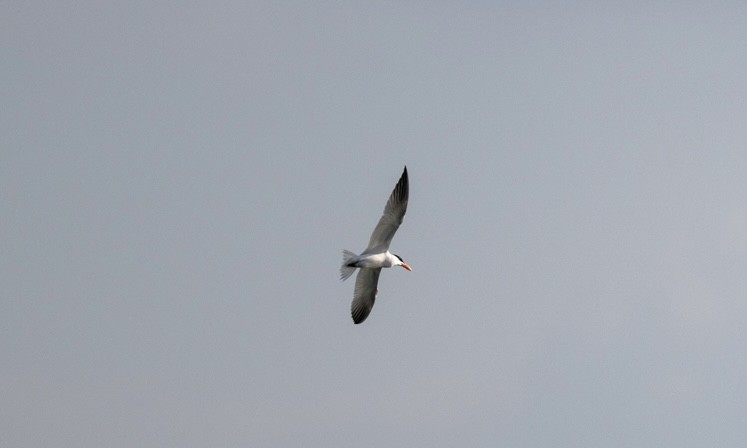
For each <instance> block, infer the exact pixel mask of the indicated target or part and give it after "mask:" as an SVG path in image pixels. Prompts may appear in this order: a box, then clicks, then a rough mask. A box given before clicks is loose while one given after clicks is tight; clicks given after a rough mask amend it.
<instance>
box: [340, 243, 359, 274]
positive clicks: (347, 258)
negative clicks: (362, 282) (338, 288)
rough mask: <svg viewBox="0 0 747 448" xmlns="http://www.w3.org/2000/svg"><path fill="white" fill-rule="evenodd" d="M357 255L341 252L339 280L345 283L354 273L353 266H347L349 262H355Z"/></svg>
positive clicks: (346, 251)
mask: <svg viewBox="0 0 747 448" xmlns="http://www.w3.org/2000/svg"><path fill="white" fill-rule="evenodd" d="M356 258H358V255H356V254H354V253H352V252H350V251H349V250H343V251H342V266H340V280H342V281H345V280H347V279H348V277H350V276H351V275H353V272H355V267H354V266H348V264H350V263H351V262H353V261H355V259H356Z"/></svg>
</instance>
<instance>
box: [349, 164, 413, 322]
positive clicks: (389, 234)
mask: <svg viewBox="0 0 747 448" xmlns="http://www.w3.org/2000/svg"><path fill="white" fill-rule="evenodd" d="M409 190H410V186H409V181H408V179H407V167H405V170H404V171H403V172H402V176H401V177H400V178H399V181H398V182H397V185H395V187H394V191H392V194H391V195H389V200H388V201H387V203H386V207H384V214H383V215H381V219H379V223H378V224H376V228H375V229H374V231H373V233H372V234H371V239H370V240H369V241H368V247H367V248H366V250H364V251H363V253H362V254H360V255H356V254H354V253H353V252H350V251H348V250H343V251H342V266H341V267H340V280H343V281H344V280H346V279H347V278H348V277H350V276H351V275H353V272H355V269H356V268H358V269H360V270H359V271H358V276H357V277H356V278H355V291H354V292H353V304H352V306H351V309H350V310H351V314H352V316H353V322H355V323H356V324H359V323H361V322H363V321H364V320H366V318H367V317H368V315H369V314H370V313H371V309H372V308H373V305H374V301H375V300H376V293H377V292H378V289H376V285H377V283H378V282H379V274H380V273H381V268H391V267H393V266H402V267H403V268H405V269H407V270H408V271H412V268H411V267H410V265H408V264H407V263H405V262H404V261H403V260H402V257H400V256H399V255H395V254H393V253H391V252H389V244H390V243H391V242H392V238H393V237H394V233H395V232H397V229H398V228H399V225H400V224H402V220H403V219H404V217H405V212H406V211H407V198H408V196H409Z"/></svg>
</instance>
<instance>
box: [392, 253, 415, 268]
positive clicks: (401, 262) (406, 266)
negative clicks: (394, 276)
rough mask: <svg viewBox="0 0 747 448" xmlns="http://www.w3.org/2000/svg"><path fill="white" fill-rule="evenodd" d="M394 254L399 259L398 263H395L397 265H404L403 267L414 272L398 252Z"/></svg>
mask: <svg viewBox="0 0 747 448" xmlns="http://www.w3.org/2000/svg"><path fill="white" fill-rule="evenodd" d="M392 255H394V256H395V257H397V260H398V261H397V263H396V264H395V266H402V267H403V268H405V269H407V270H408V271H410V272H412V268H411V267H410V265H409V264H407V263H405V262H404V260H402V257H400V256H399V255H397V254H392Z"/></svg>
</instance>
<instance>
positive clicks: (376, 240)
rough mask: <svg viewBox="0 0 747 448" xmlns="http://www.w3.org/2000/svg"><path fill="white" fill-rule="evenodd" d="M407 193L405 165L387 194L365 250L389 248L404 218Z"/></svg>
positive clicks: (408, 185) (407, 183)
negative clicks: (391, 189)
mask: <svg viewBox="0 0 747 448" xmlns="http://www.w3.org/2000/svg"><path fill="white" fill-rule="evenodd" d="M409 195H410V182H409V180H408V178H407V167H405V171H403V172H402V176H401V177H400V178H399V182H397V185H396V186H395V187H394V190H393V191H392V194H391V195H389V200H388V201H387V203H386V207H384V214H383V215H381V219H379V223H378V224H376V228H375V229H374V231H373V233H372V234H371V239H370V240H369V242H368V248H367V249H366V251H371V250H372V249H379V250H377V251H376V252H378V251H381V252H383V251H385V250H388V249H389V244H390V243H391V242H392V238H394V234H395V233H396V232H397V229H398V228H399V225H400V224H402V220H403V219H404V218H405V212H406V211H407V200H408V197H409Z"/></svg>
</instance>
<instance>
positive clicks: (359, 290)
mask: <svg viewBox="0 0 747 448" xmlns="http://www.w3.org/2000/svg"><path fill="white" fill-rule="evenodd" d="M379 274H381V268H376V269H371V268H362V269H359V270H358V276H357V277H355V292H354V293H353V304H352V306H351V307H350V311H351V314H352V315H353V322H355V323H356V324H359V323H361V322H363V321H364V320H366V318H367V317H368V315H369V314H370V313H371V309H372V308H373V306H374V301H375V300H376V293H377V292H378V289H377V288H376V285H377V284H378V283H379Z"/></svg>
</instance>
